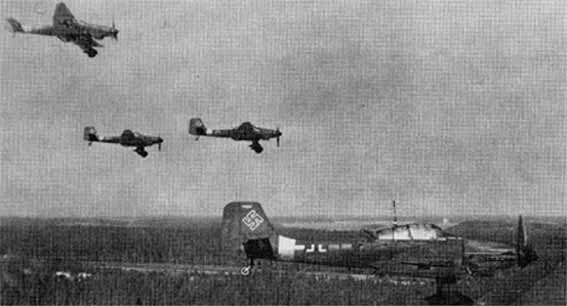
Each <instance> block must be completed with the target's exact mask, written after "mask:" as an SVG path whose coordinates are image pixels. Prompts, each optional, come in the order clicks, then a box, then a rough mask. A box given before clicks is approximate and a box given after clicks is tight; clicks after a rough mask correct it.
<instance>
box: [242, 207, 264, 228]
mask: <svg viewBox="0 0 567 306" xmlns="http://www.w3.org/2000/svg"><path fill="white" fill-rule="evenodd" d="M262 222H264V218H262V217H261V216H260V215H258V214H257V213H256V211H255V210H253V209H252V210H251V211H249V212H248V213H247V214H246V216H245V217H244V218H242V223H244V225H246V226H248V228H249V229H250V230H251V231H254V230H255V229H256V228H258V226H260V224H262Z"/></svg>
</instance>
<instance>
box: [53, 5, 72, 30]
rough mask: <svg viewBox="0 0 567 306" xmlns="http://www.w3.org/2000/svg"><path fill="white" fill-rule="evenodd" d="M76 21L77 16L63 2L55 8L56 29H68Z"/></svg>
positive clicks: (54, 24)
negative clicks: (61, 27)
mask: <svg viewBox="0 0 567 306" xmlns="http://www.w3.org/2000/svg"><path fill="white" fill-rule="evenodd" d="M74 21H75V16H73V14H71V11H70V10H69V9H68V8H67V6H66V5H65V3H63V2H61V3H59V4H57V5H56V6H55V13H54V14H53V26H54V27H60V26H64V27H68V26H69V24H70V23H71V22H74Z"/></svg>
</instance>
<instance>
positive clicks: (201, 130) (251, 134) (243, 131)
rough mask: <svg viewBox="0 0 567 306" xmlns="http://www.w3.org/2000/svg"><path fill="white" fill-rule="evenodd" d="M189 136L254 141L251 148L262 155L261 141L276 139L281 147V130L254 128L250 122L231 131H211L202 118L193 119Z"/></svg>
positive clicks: (190, 122)
mask: <svg viewBox="0 0 567 306" xmlns="http://www.w3.org/2000/svg"><path fill="white" fill-rule="evenodd" d="M189 134H191V135H195V136H197V138H196V140H199V137H200V136H211V137H225V138H232V139H233V140H235V141H243V140H244V141H252V144H251V145H250V148H251V149H252V150H253V151H254V152H256V153H262V151H264V148H262V146H261V145H260V140H270V138H276V143H277V146H278V147H279V146H280V136H281V135H282V133H281V132H280V129H279V128H278V129H275V130H272V129H265V128H259V127H256V126H254V125H253V124H252V123H250V122H244V123H242V124H241V125H240V126H239V127H237V128H233V129H229V130H209V129H208V128H207V127H205V124H204V123H203V121H202V120H201V118H192V119H191V120H190V121H189Z"/></svg>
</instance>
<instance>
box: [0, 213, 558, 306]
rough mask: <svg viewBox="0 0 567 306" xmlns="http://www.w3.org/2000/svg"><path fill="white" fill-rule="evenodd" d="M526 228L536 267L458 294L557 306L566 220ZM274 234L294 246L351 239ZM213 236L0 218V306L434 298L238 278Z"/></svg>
mask: <svg viewBox="0 0 567 306" xmlns="http://www.w3.org/2000/svg"><path fill="white" fill-rule="evenodd" d="M276 220H277V219H276ZM528 220H529V222H528V230H529V236H530V239H531V241H532V242H533V244H534V246H535V247H536V250H537V252H538V254H539V255H540V259H539V260H538V261H536V262H534V263H533V264H532V265H530V266H528V267H527V268H525V269H523V270H520V269H517V268H511V269H509V270H504V271H501V272H499V273H497V274H496V275H495V276H493V277H483V278H480V279H465V280H463V281H462V282H460V283H459V284H458V286H457V289H459V291H461V292H463V293H464V294H466V295H468V296H470V297H472V298H474V299H475V300H476V301H477V302H478V303H485V304H511V303H519V304H539V305H544V304H545V305H547V304H557V305H564V304H565V302H566V301H565V294H564V292H565V289H566V285H565V273H566V271H565V249H566V243H567V241H566V232H565V229H566V226H565V220H564V219H557V218H556V219H545V220H538V219H528ZM358 221H360V220H355V221H352V222H353V223H352V224H351V225H355V223H356V222H358ZM294 222H297V221H294ZM325 222H327V223H325V226H327V225H328V224H329V223H328V221H325ZM515 222H516V220H515V219H500V220H489V221H483V220H472V221H467V222H463V223H461V224H459V225H457V226H454V227H452V228H449V229H448V230H447V231H448V232H450V233H452V234H456V235H461V236H464V237H467V238H470V239H475V240H487V239H488V240H493V241H499V242H507V243H513V241H514V229H515ZM280 223H285V222H280ZM344 224H346V221H345V223H344ZM278 228H279V230H280V231H281V232H282V233H283V234H287V235H292V236H296V237H298V238H302V239H309V238H323V239H324V238H325V237H337V236H341V237H350V238H356V235H357V233H356V232H355V233H352V232H347V231H330V230H321V229H314V228H311V229H300V228H287V227H282V226H278ZM321 228H323V227H321ZM219 230H220V222H219V220H218V219H196V218H192V219H172V220H169V219H165V218H161V219H145V220H133V219H129V220H121V219H114V220H93V219H88V220H82V219H61V220H53V219H27V218H24V219H22V218H20V219H1V223H0V256H1V257H0V268H1V269H0V272H1V273H0V282H1V289H2V290H1V294H0V304H246V305H250V304H378V305H384V304H423V303H424V297H426V296H429V295H431V294H433V292H434V291H435V286H434V284H433V283H432V282H431V281H430V280H424V279H410V278H391V277H388V276H382V277H378V276H375V275H373V272H375V271H370V270H348V269H342V268H329V267H323V266H308V265H299V264H284V263H271V262H260V266H259V269H258V271H257V273H255V274H253V275H252V276H251V277H249V278H244V277H241V276H239V275H238V274H237V272H238V269H239V266H240V265H241V264H242V263H243V261H242V262H234V261H231V260H229V259H228V258H225V257H223V256H222V254H220V245H219V242H220V241H219V240H220V239H219V238H220V237H219ZM57 272H65V273H68V274H66V275H62V274H61V273H60V275H59V276H57Z"/></svg>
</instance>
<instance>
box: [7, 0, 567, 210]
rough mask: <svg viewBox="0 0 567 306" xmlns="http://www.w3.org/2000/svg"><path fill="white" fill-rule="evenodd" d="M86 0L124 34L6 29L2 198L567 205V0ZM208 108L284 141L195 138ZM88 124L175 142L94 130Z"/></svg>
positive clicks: (46, 206) (329, 206)
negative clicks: (115, 138) (92, 135)
mask: <svg viewBox="0 0 567 306" xmlns="http://www.w3.org/2000/svg"><path fill="white" fill-rule="evenodd" d="M56 3H57V2H56V1H51V0H50V1H2V2H1V4H0V5H1V6H0V7H1V16H0V17H2V18H7V17H15V18H17V19H18V20H20V21H21V22H22V23H23V24H31V25H41V24H50V23H51V22H52V15H53V10H54V7H55V4H56ZM66 3H67V6H68V7H69V9H70V10H71V11H72V12H73V13H74V15H75V17H76V18H78V19H81V20H85V21H87V22H90V23H97V24H107V25H110V24H111V23H112V20H113V19H114V20H115V22H116V27H117V28H118V29H119V30H120V33H119V34H118V37H119V41H117V42H115V41H113V40H111V39H109V38H107V39H105V40H103V41H102V44H103V45H105V47H104V48H100V49H99V55H98V56H97V57H96V58H92V59H91V58H88V57H87V56H86V55H85V54H84V53H83V52H82V51H81V50H80V49H79V48H78V47H77V46H75V45H73V44H71V43H63V42H62V41H60V40H58V39H57V38H54V37H42V36H32V35H16V36H13V35H12V34H11V33H10V32H8V31H7V30H4V31H1V32H0V52H1V53H0V54H1V56H0V58H1V69H2V70H1V88H0V97H1V98H0V99H1V101H0V108H1V116H2V118H1V130H0V135H1V139H0V140H1V143H2V144H1V145H2V151H1V177H0V179H1V183H0V185H1V192H2V197H1V199H2V200H1V202H0V215H1V216H8V215H18V216H47V217H60V216H152V215H169V216H192V215H219V216H220V214H221V210H222V207H223V206H224V205H225V204H226V203H227V202H230V201H233V200H255V201H259V202H261V203H262V204H263V205H264V208H265V209H266V211H267V212H268V213H269V214H273V215H307V214H309V215H324V216H333V215H338V214H352V215H372V214H381V215H389V214H390V203H391V200H393V199H396V200H397V201H398V202H399V203H400V204H399V207H398V210H399V213H400V214H401V215H407V216H419V215H466V214H476V215H487V214H488V215H491V214H518V213H522V214H527V215H566V214H567V209H566V208H565V206H566V204H565V202H566V201H565V200H566V188H567V187H566V180H565V175H566V172H567V171H566V125H565V124H566V121H567V119H566V112H565V104H566V92H567V81H566V76H567V71H566V67H567V55H566V50H567V45H566V37H567V9H566V7H567V5H566V4H565V1H563V0H558V1H540V0H533V1H517V0H514V1H493V0H487V1H443V2H441V1H373V0H371V1H367V2H362V1H332V2H326V1H315V2H308V1H301V2H293V1H285V2H284V1H281V2H280V1H277V2H273V1H246V2H238V1H223V2H214V1H208V0H204V1H90V0H89V1H67V2H66ZM197 116H198V117H201V118H202V119H203V121H204V122H205V124H206V125H207V127H209V128H231V127H235V126H237V125H239V124H240V123H241V122H243V121H251V122H252V123H254V124H257V125H259V126H262V127H268V128H276V127H280V129H281V130H282V132H283V137H282V139H281V147H280V148H277V147H276V143H275V141H274V140H272V141H269V142H262V145H263V146H264V149H265V151H264V152H263V153H262V154H259V155H258V154H256V153H254V152H253V151H252V150H251V149H250V148H248V143H245V142H234V141H232V140H229V139H214V138H204V137H203V138H201V139H200V140H199V141H195V140H194V137H192V136H189V135H188V133H187V129H188V121H189V118H191V117H197ZM88 125H93V126H95V127H96V128H97V130H98V132H99V134H102V135H118V134H120V133H121V132H122V130H124V129H127V128H128V129H133V130H135V131H139V132H142V133H146V134H152V135H156V136H157V135H160V136H162V137H163V138H164V139H165V143H164V144H163V148H162V151H161V152H158V151H157V148H156V147H151V148H149V149H148V152H149V153H150V155H149V156H148V157H147V158H146V159H142V158H140V157H139V156H138V155H137V154H136V153H134V152H132V148H125V147H121V146H117V145H111V144H97V143H95V144H93V146H92V147H88V146H87V143H86V142H84V141H83V139H82V134H83V128H84V127H85V126H88Z"/></svg>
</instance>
